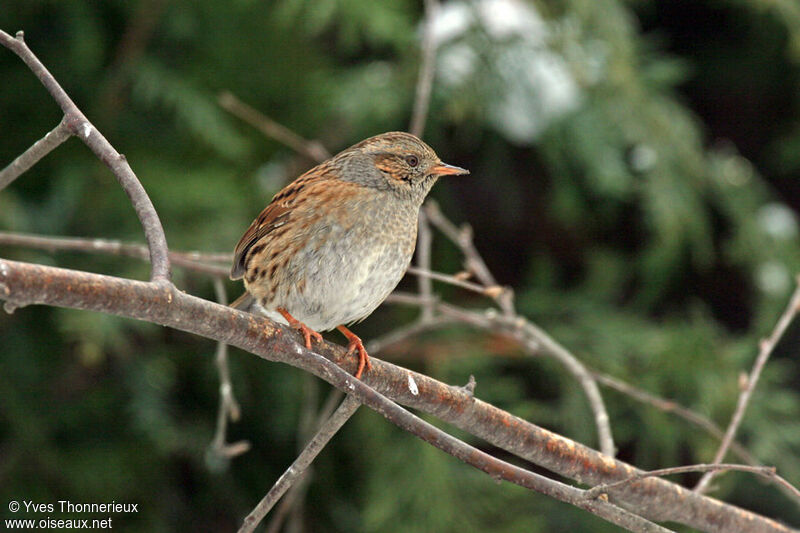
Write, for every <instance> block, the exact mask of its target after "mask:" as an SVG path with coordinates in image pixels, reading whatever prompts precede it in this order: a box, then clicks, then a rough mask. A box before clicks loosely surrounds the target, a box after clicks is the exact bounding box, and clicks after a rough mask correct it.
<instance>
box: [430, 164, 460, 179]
mask: <svg viewBox="0 0 800 533" xmlns="http://www.w3.org/2000/svg"><path fill="white" fill-rule="evenodd" d="M431 174H436V175H437V176H463V175H464V174H469V170H467V169H465V168H461V167H457V166H454V165H448V164H447V163H442V162H439V164H438V165H436V166H435V167H433V168H431Z"/></svg>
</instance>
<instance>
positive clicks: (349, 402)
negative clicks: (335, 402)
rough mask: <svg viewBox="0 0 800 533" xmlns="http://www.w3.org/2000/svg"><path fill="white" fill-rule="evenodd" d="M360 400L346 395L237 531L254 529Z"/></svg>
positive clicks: (246, 532) (353, 411)
mask: <svg viewBox="0 0 800 533" xmlns="http://www.w3.org/2000/svg"><path fill="white" fill-rule="evenodd" d="M360 405H361V402H359V401H358V399H357V398H355V397H354V396H347V397H346V398H345V399H344V401H343V402H342V404H341V405H340V406H339V408H338V409H337V410H336V412H335V413H333V416H331V417H330V418H329V419H328V421H327V422H326V423H325V425H323V426H322V427H321V428H320V429H319V431H317V434H316V435H314V438H312V439H311V441H310V442H309V443H308V445H306V447H305V448H304V449H303V451H302V452H300V455H298V456H297V459H295V460H294V462H293V463H292V465H291V466H290V467H289V468H288V469H286V472H284V473H283V475H282V476H281V477H280V478H278V481H276V482H275V484H274V485H273V486H272V488H271V489H270V490H269V492H268V493H267V494H266V496H264V498H262V500H261V501H260V502H258V505H256V507H255V509H253V510H252V511H251V512H250V514H249V515H247V517H246V518H245V519H244V522H243V523H242V527H240V528H239V533H250V532H252V531H254V530H255V528H256V527H257V526H258V524H259V523H261V520H263V519H264V517H265V516H266V514H267V513H268V512H269V511H270V509H272V506H273V505H275V502H277V501H278V500H279V499H280V497H281V496H283V494H284V493H285V492H286V490H287V489H288V488H289V487H291V486H292V484H294V482H295V481H297V479H298V477H300V476H301V475H302V474H303V472H304V471H305V470H306V468H308V466H309V465H310V464H311V463H312V461H314V459H315V458H316V457H317V455H318V454H319V452H321V451H322V449H323V448H324V447H325V445H326V444H328V441H330V440H331V438H332V437H333V436H334V435H335V434H336V432H337V431H339V429H340V428H341V427H342V426H343V425H344V423H345V422H347V421H348V420H349V419H350V417H351V416H352V415H353V413H355V412H356V410H357V409H358V407H359V406H360Z"/></svg>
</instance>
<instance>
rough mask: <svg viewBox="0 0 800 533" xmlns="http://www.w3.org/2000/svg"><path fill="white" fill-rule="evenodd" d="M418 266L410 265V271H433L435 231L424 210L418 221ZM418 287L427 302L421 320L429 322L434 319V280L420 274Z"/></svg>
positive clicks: (423, 306) (422, 307)
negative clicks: (432, 253)
mask: <svg viewBox="0 0 800 533" xmlns="http://www.w3.org/2000/svg"><path fill="white" fill-rule="evenodd" d="M417 226H418V232H417V266H416V267H409V268H408V271H409V272H412V273H414V272H426V273H427V272H430V271H431V246H432V244H433V232H432V231H431V225H430V224H428V220H427V217H426V216H425V213H424V212H423V211H420V213H419V220H418V222H417ZM417 287H418V288H419V295H420V296H421V297H422V298H423V300H425V301H426V302H427V303H425V304H423V305H422V306H421V310H422V314H421V316H420V320H421V321H422V322H427V321H429V320H431V319H433V301H434V300H433V280H432V279H431V277H430V276H424V275H419V276H418V277H417Z"/></svg>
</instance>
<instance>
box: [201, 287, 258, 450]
mask: <svg viewBox="0 0 800 533" xmlns="http://www.w3.org/2000/svg"><path fill="white" fill-rule="evenodd" d="M214 292H215V293H216V296H217V301H218V302H219V303H220V304H222V305H228V295H227V293H226V292H225V285H224V284H223V283H222V279H220V278H214ZM214 360H215V362H216V365H217V372H218V373H219V410H218V411H217V430H216V432H215V433H214V438H213V440H212V441H211V451H212V452H213V453H214V454H216V455H217V456H219V457H222V458H225V459H233V458H234V457H236V456H238V455H241V454H243V453H246V452H247V451H248V450H249V449H250V443H249V442H248V441H246V440H242V441H239V442H235V443H232V444H228V443H227V440H228V439H227V432H228V420H230V421H232V422H236V421H238V420H239V416H240V414H241V412H240V409H239V403H238V402H237V401H236V397H235V396H234V394H233V384H232V383H231V372H230V368H228V345H227V344H225V343H224V342H218V343H217V354H216V357H215V359H214Z"/></svg>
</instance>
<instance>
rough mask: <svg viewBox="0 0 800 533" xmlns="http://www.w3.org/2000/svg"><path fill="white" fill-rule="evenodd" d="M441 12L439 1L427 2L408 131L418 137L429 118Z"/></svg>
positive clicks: (428, 0) (426, 0) (431, 0)
mask: <svg viewBox="0 0 800 533" xmlns="http://www.w3.org/2000/svg"><path fill="white" fill-rule="evenodd" d="M438 12H439V0H425V19H424V20H423V29H422V61H420V65H419V76H418V77H417V90H416V97H415V98H414V111H413V114H412V116H411V125H410V126H409V127H408V131H409V132H410V133H413V134H414V135H416V136H417V137H422V134H423V133H424V131H425V122H426V121H427V118H428V108H429V107H430V101H431V90H432V89H433V77H434V74H435V72H436V40H435V39H434V36H433V22H434V19H435V18H436V14H437V13H438Z"/></svg>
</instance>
